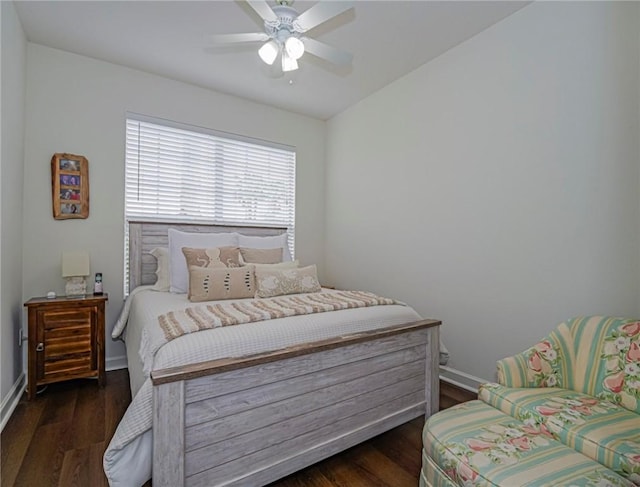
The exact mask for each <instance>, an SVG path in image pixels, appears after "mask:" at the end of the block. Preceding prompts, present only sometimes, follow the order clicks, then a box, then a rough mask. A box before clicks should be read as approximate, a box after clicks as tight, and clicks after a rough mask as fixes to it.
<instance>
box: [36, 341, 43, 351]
mask: <svg viewBox="0 0 640 487" xmlns="http://www.w3.org/2000/svg"><path fill="white" fill-rule="evenodd" d="M43 350H44V343H42V342H40V343H38V345H37V346H36V352H42V351H43Z"/></svg>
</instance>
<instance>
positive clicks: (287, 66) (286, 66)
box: [282, 49, 298, 73]
mask: <svg viewBox="0 0 640 487" xmlns="http://www.w3.org/2000/svg"><path fill="white" fill-rule="evenodd" d="M296 69H298V61H296V60H295V59H294V58H292V57H290V56H289V55H288V54H287V50H286V49H283V51H282V71H284V72H285V73H286V72H287V71H295V70H296Z"/></svg>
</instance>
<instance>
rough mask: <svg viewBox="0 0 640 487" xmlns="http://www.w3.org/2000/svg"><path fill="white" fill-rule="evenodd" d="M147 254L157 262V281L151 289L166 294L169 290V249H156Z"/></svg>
mask: <svg viewBox="0 0 640 487" xmlns="http://www.w3.org/2000/svg"><path fill="white" fill-rule="evenodd" d="M149 253H150V254H151V255H153V256H154V257H155V258H156V260H157V261H158V262H157V266H156V276H157V279H156V283H155V284H154V285H153V287H152V288H151V289H153V290H154V291H164V292H166V291H168V290H169V249H168V248H166V247H156V248H155V249H153V250H152V251H151V252H149Z"/></svg>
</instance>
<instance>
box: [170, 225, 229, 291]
mask: <svg viewBox="0 0 640 487" xmlns="http://www.w3.org/2000/svg"><path fill="white" fill-rule="evenodd" d="M168 234H169V282H170V289H169V290H170V291H171V292H172V293H186V292H187V290H188V289H189V271H188V268H187V261H186V260H185V258H184V255H183V254H182V247H191V248H193V249H210V248H214V247H227V246H232V247H237V246H238V234H237V233H189V232H181V231H179V230H176V229H174V228H170V229H169V232H168Z"/></svg>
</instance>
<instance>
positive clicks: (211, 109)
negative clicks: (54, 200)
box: [23, 43, 326, 366]
mask: <svg viewBox="0 0 640 487" xmlns="http://www.w3.org/2000/svg"><path fill="white" fill-rule="evenodd" d="M27 66H28V68H27V111H26V142H25V183H24V221H25V226H24V227H25V228H24V286H23V289H24V297H25V299H27V298H28V297H30V296H38V295H40V296H42V295H44V294H46V292H47V291H49V290H54V291H56V292H58V293H63V291H64V282H63V280H62V278H61V277H60V271H61V269H60V258H61V252H62V251H63V250H65V249H85V250H88V251H89V252H90V254H91V272H92V274H93V273H94V272H96V271H98V272H102V273H103V277H104V284H105V291H107V292H108V293H109V304H108V309H107V322H108V323H107V333H108V336H109V337H110V334H111V329H112V327H113V324H114V323H115V321H116V319H117V317H118V314H119V312H120V310H121V308H122V304H123V295H122V279H123V277H122V274H123V273H122V262H123V238H124V237H123V231H124V226H123V212H124V209H123V191H124V188H123V182H124V133H125V124H124V121H125V112H126V111H132V112H137V113H142V114H145V115H150V116H155V117H161V118H166V119H171V120H175V121H179V122H184V123H189V124H194V125H199V126H203V127H209V128H212V129H217V130H222V131H226V132H232V133H237V134H242V135H246V136H250V137H256V138H260V139H266V140H271V141H275V142H280V143H283V144H289V145H294V146H296V147H297V174H296V179H297V181H296V183H297V195H298V196H297V201H296V205H297V207H296V251H297V257H298V258H300V259H301V260H302V261H303V262H305V263H307V262H308V263H313V262H319V261H320V260H321V258H322V256H323V254H322V250H323V249H322V239H319V238H317V236H318V235H322V234H323V231H324V229H323V225H324V207H323V198H324V184H323V182H324V147H325V146H324V144H325V135H326V134H325V124H324V122H321V121H318V120H315V119H311V118H307V117H303V116H300V115H295V114H292V113H289V112H285V111H282V110H277V109H274V108H270V107H267V106H265V105H260V104H257V103H253V102H249V101H246V100H242V99H239V98H235V97H232V96H228V95H223V94H220V93H215V92H212V91H208V90H205V89H201V88H197V87H194V86H191V85H187V84H184V83H180V82H176V81H172V80H169V79H166V78H161V77H158V76H154V75H150V74H147V73H143V72H140V71H136V70H132V69H128V68H123V67H120V66H116V65H113V64H109V63H105V62H102V61H97V60H94V59H90V58H86V57H82V56H78V55H74V54H69V53H66V52H63V51H58V50H54V49H50V48H47V47H43V46H40V45H36V44H31V43H30V44H28V56H27ZM215 68H216V67H215V66H212V69H215ZM55 152H70V153H73V154H80V155H83V156H85V157H87V158H88V160H89V181H90V198H91V201H90V209H91V213H90V216H89V218H88V219H86V220H60V221H56V220H54V219H53V217H52V210H51V182H50V178H51V174H50V165H49V164H50V159H51V156H52V155H53V154H54V153H55ZM106 353H107V366H109V364H110V363H109V359H112V360H113V359H116V358H118V357H121V356H123V355H124V348H123V346H122V344H121V343H119V342H113V341H112V340H111V339H110V338H108V339H107V347H106ZM112 365H113V363H112Z"/></svg>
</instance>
